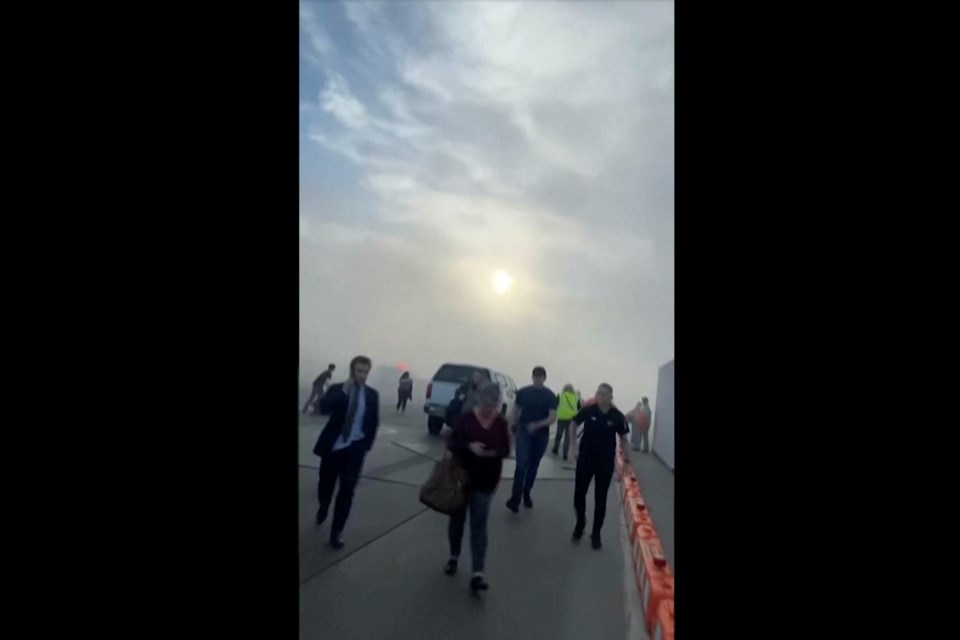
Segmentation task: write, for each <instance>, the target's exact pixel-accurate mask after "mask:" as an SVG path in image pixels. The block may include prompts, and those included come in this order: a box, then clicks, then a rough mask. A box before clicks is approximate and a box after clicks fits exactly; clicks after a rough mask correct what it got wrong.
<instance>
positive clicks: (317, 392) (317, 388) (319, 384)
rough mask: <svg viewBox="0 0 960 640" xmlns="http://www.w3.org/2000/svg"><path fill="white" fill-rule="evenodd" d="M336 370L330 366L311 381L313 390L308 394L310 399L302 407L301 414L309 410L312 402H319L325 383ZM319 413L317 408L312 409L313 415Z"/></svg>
mask: <svg viewBox="0 0 960 640" xmlns="http://www.w3.org/2000/svg"><path fill="white" fill-rule="evenodd" d="M336 368H337V365H335V364H331V365H329V366H328V367H327V370H326V371H324V372H323V373H321V374H320V375H319V376H317V379H316V380H314V381H313V389H312V390H311V392H310V398H309V399H308V400H307V404H305V405H303V412H304V413H306V412H307V409H309V408H310V405H312V404H313V403H314V400H316V401H317V402H319V401H320V398H321V397H323V390H324V387H325V386H326V385H327V383H328V382H329V381H330V378H331V377H332V376H333V370H334V369H336ZM318 413H320V411H319V409H318V408H317V407H314V410H313V415H317V414H318Z"/></svg>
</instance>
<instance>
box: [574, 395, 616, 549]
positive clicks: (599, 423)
mask: <svg viewBox="0 0 960 640" xmlns="http://www.w3.org/2000/svg"><path fill="white" fill-rule="evenodd" d="M594 397H595V398H596V400H597V402H596V404H593V405H590V406H585V407H584V408H583V409H581V410H580V411H579V412H578V413H577V415H576V416H574V418H573V421H572V422H571V423H570V440H571V441H572V443H573V459H574V460H575V461H576V463H577V476H576V477H577V480H576V485H575V487H574V491H573V508H574V511H575V512H576V514H577V524H576V527H574V530H573V539H574V540H576V541H579V540H580V538H582V537H583V530H584V528H586V526H587V515H586V510H587V490H588V489H589V488H590V482H591V481H595V485H594V500H593V502H594V512H593V534H592V536H591V541H592V543H593V548H594V549H600V547H601V546H602V545H601V541H600V530H601V529H602V528H603V520H604V517H605V515H606V512H607V492H608V490H609V489H610V481H611V480H612V479H613V469H614V463H615V462H616V455H617V437H618V436H619V437H620V447H621V449H622V450H623V455H624V458H625V460H626V461H628V462H629V457H628V456H629V454H628V451H629V450H630V448H629V443H628V442H627V433H628V432H629V431H630V429H629V427H627V422H626V418H625V417H624V415H623V414H622V413H621V412H620V410H619V409H617V408H616V407H615V406H613V387H611V386H610V385H609V384H606V383H603V384H601V385H600V386H599V387H598V388H597V395H596V396H594ZM579 425H584V426H583V436H582V437H581V438H580V439H579V441H578V439H577V427H578V426H579Z"/></svg>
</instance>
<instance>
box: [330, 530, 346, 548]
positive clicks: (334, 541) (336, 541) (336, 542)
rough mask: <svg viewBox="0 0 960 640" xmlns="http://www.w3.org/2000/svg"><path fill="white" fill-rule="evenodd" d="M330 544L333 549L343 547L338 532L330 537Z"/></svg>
mask: <svg viewBox="0 0 960 640" xmlns="http://www.w3.org/2000/svg"><path fill="white" fill-rule="evenodd" d="M330 546H331V547H333V548H334V549H343V538H342V537H341V536H340V534H339V533H338V534H335V535H333V536H331V537H330Z"/></svg>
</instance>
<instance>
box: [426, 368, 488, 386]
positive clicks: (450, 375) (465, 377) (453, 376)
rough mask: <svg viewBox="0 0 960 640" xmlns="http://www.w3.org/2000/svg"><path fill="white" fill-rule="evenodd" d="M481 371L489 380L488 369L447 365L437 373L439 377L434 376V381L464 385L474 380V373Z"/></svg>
mask: <svg viewBox="0 0 960 640" xmlns="http://www.w3.org/2000/svg"><path fill="white" fill-rule="evenodd" d="M474 371H480V372H481V373H483V374H484V375H485V376H487V378H489V377H490V372H489V371H488V370H486V369H482V368H480V367H466V366H462V365H457V364H445V365H443V366H442V367H440V370H439V371H437V375H435V376H433V379H434V380H435V381H436V382H456V383H457V384H463V383H464V382H468V381H470V380H473V372H474Z"/></svg>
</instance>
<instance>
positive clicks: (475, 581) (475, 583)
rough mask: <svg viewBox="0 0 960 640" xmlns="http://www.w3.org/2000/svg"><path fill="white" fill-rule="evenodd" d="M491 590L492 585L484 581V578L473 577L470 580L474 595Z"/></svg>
mask: <svg viewBox="0 0 960 640" xmlns="http://www.w3.org/2000/svg"><path fill="white" fill-rule="evenodd" d="M489 588H490V585H488V584H487V581H486V580H484V579H483V576H473V578H471V579H470V590H471V591H473V592H474V593H476V592H477V591H486V590H487V589H489Z"/></svg>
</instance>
